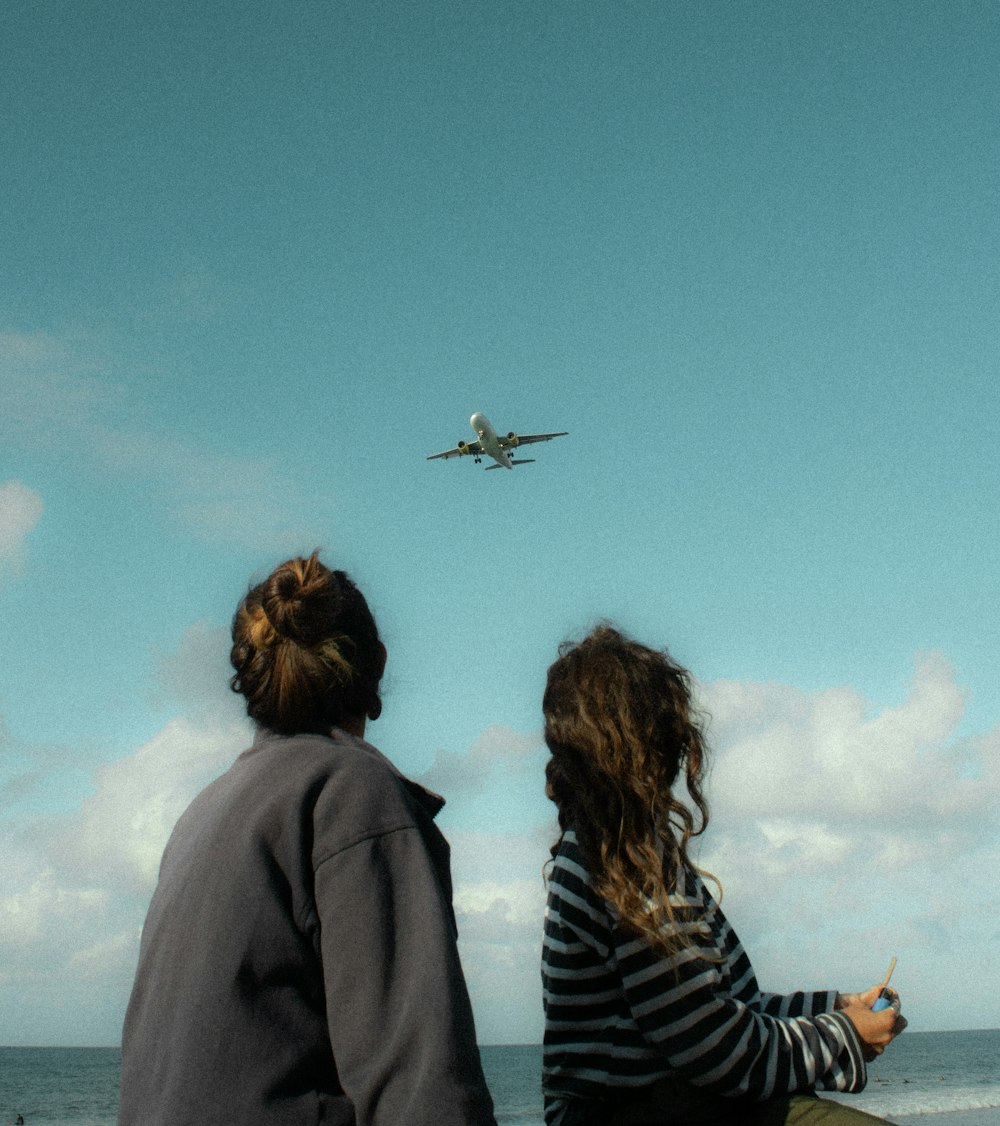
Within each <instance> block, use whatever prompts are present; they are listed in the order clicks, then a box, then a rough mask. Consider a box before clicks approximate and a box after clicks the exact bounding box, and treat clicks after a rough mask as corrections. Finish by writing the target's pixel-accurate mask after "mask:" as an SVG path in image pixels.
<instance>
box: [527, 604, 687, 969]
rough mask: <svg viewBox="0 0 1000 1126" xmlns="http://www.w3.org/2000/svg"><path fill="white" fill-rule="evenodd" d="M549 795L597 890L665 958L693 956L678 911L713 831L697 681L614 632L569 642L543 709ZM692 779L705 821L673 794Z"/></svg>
mask: <svg viewBox="0 0 1000 1126" xmlns="http://www.w3.org/2000/svg"><path fill="white" fill-rule="evenodd" d="M542 708H543V711H544V713H545V742H546V744H547V745H548V748H549V751H550V752H551V755H552V757H551V758H550V759H549V762H548V764H547V766H546V770H545V775H546V788H545V789H546V793H547V794H548V796H549V797H550V798H551V799H552V801H554V802H555V804H556V806H557V807H558V810H559V827H560V829H561V830H562V831H563V832H565V831H566V830H567V829H574V830H575V831H576V834H577V838H578V840H579V842H580V847H581V848H582V850H583V853H584V857H585V858H586V861H587V866H588V869H589V872H590V876H591V879H592V880H593V884H594V889H595V891H596V892H597V893H598V894H599V895H600V896H602V897H603V898H604V899H605V900H606V901H607V902H608V903H609V904H611V906H612V907H613V908H614V909H615V911H616V912H617V914H618V916H619V918H620V919H621V921H622V923H623V924H624V925H625V926H626V927H627V928H629V929H631V930H633V931H636V932H638V933H639V934H640V935H642V936H643V937H644V938H646V939H647V940H648V941H649V942H650V943H651V944H652V945H653V946H654V947H656V948H658V949H660V950H661V951H663V952H664V953H667V954H669V953H672V952H674V951H676V950H677V949H678V948H679V947H681V946H684V945H687V944H688V940H687V939H686V938H685V937H684V931H683V930H678V927H677V924H678V923H680V922H681V921H682V916H681V915H680V914H679V913H678V911H677V909H676V908H675V907H674V906H673V905H672V904H671V902H670V894H671V892H672V891H674V889H675V888H676V885H677V876H678V873H679V871H680V866H681V865H684V866H686V867H690V868H693V867H694V866H693V865H692V864H691V861H690V859H689V857H688V853H687V845H688V842H689V841H690V840H691V838H692V837H695V836H697V835H698V834H700V833H702V832H703V831H704V829H705V827H706V826H707V824H708V805H707V803H706V801H705V798H704V796H703V794H702V791H701V782H702V778H703V774H704V769H705V765H706V763H705V745H704V742H703V737H702V733H701V729H700V727H699V724H698V722H697V719H696V715H695V710H694V707H693V704H692V701H691V685H690V676H689V674H688V672H687V671H686V670H685V669H683V668H682V667H681V666H680V665H678V664H676V663H675V662H674V661H673V660H672V659H671V657H670V655H669V654H668V653H666V652H665V651H658V650H655V649H648V648H647V647H646V646H644V645H640V644H639V643H638V642H635V641H632V640H630V639H629V638H628V637H626V636H625V635H624V634H622V633H621V632H619V631H618V630H617V629H614V628H612V627H611V626H608V625H601V626H598V628H597V629H595V630H594V631H593V632H592V633H591V634H590V635H589V636H588V637H586V638H585V639H584V640H583V641H581V642H579V643H577V642H565V643H564V644H563V645H561V646H560V648H559V658H558V660H556V661H555V662H554V663H553V664H552V666H551V667H550V668H549V672H548V679H547V681H546V685H545V696H544V698H543V702H542ZM682 768H683V771H684V779H685V782H686V784H687V792H688V794H689V795H690V799H691V801H692V802H693V804H694V806H695V807H696V808H697V811H698V818H697V820H696V818H695V815H694V814H693V813H692V811H691V809H689V808H688V806H687V805H685V804H684V803H683V802H681V801H679V800H678V799H677V798H676V797H675V795H674V793H673V787H674V783H675V782H676V780H677V777H678V775H679V774H680V772H681V769H682Z"/></svg>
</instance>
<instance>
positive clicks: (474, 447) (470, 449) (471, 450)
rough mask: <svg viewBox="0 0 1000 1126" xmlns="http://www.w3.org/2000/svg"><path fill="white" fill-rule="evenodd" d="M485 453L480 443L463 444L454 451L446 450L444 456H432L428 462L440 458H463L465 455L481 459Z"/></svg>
mask: <svg viewBox="0 0 1000 1126" xmlns="http://www.w3.org/2000/svg"><path fill="white" fill-rule="evenodd" d="M482 452H483V447H482V444H481V443H479V442H462V443H461V445H458V446H456V447H455V448H454V449H453V450H445V451H444V453H442V454H431V455H430V456H429V457H428V458H427V460H428V461H433V460H434V459H435V458H438V457H444V458H449V457H462V455H463V454H474V455H475V456H476V457H479V456H480V455H481V454H482Z"/></svg>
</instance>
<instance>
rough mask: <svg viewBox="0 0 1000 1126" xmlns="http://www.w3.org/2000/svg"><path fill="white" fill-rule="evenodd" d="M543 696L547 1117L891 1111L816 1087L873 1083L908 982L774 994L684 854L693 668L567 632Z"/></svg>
mask: <svg viewBox="0 0 1000 1126" xmlns="http://www.w3.org/2000/svg"><path fill="white" fill-rule="evenodd" d="M543 711H544V713H545V741H546V743H547V745H548V748H549V751H550V753H551V757H550V759H549V762H548V765H547V768H546V779H547V785H546V793H547V794H548V796H549V797H550V798H551V799H552V801H554V802H555V804H556V806H557V808H558V811H559V826H560V830H561V833H560V837H559V839H558V841H557V842H556V844H555V846H554V847H553V861H552V865H551V867H550V869H549V871H548V906H547V909H546V921H545V936H544V943H543V949H542V978H543V985H544V1004H545V1049H544V1077H543V1087H544V1093H545V1121H546V1123H547V1126H640V1124H641V1126H668V1124H669V1126H689V1124H694V1123H705V1124H711V1126H724V1124H732V1126H779V1124H784V1123H800V1124H802V1126H812V1124H816V1126H819V1124H821V1123H822V1124H823V1126H849V1124H851V1123H855V1124H857V1126H861V1124H862V1123H865V1122H879V1121H882V1120H881V1119H877V1118H874V1117H873V1116H872V1115H869V1114H865V1113H862V1112H861V1111H857V1110H854V1109H853V1108H850V1107H846V1106H843V1105H841V1104H839V1103H837V1102H834V1101H832V1100H829V1099H821V1098H819V1097H817V1096H816V1095H815V1093H814V1092H815V1090H816V1089H821V1090H833V1091H860V1090H861V1089H862V1088H863V1087H864V1086H865V1083H866V1081H867V1072H866V1066H865V1065H866V1061H867V1060H871V1059H873V1058H874V1057H875V1056H877V1055H879V1054H880V1053H881V1052H882V1051H884V1049H885V1048H886V1046H887V1045H888V1044H889V1042H890V1041H891V1040H892V1039H893V1037H894V1036H895V1035H896V1034H897V1033H898V1032H899V1031H901V1030H902V1027H903V1026H904V1025H905V1021H904V1020H903V1018H902V1017H900V1016H899V1003H898V997H897V996H896V994H895V993H894V992H893V993H892V1000H893V1007H892V1008H890V1009H887V1010H885V1011H883V1012H878V1013H875V1012H872V1011H871V1010H872V1005H873V1004H874V1003H875V1001H876V999H877V997H878V994H879V991H880V989H881V987H880V986H876V987H874V988H873V989H870V990H868V991H867V992H866V993H861V994H840V993H837V992H834V991H831V992H819V993H792V994H788V995H786V996H777V995H774V994H767V993H761V992H760V990H759V988H758V985H757V980H756V978H755V976H754V972H753V968H752V967H751V965H750V961H749V959H748V957H747V955H746V953H745V952H744V950H743V947H742V946H741V945H740V942H739V939H738V938H737V937H736V934H735V932H734V931H733V929H732V928H731V927H730V925H729V923H728V922H727V921H726V918H725V916H724V915H723V914H722V911H721V909H720V908H719V906H718V904H717V903H716V902H715V900H714V899H713V898H712V896H711V895H710V894H709V892H708V890H707V888H706V886H705V884H704V883H703V881H702V878H701V874H700V873H699V871H698V869H697V868H696V867H695V866H694V865H693V864H692V862H691V860H690V858H689V856H688V851H687V846H688V842H689V841H690V839H691V838H692V837H693V836H695V835H697V834H698V833H700V832H701V831H702V830H703V829H704V827H705V825H706V824H707V821H708V809H707V805H706V803H705V800H704V797H703V795H702V789H701V783H702V776H703V771H704V768H705V747H704V743H703V739H702V733H701V730H700V728H699V725H698V722H697V719H696V717H695V715H694V710H693V707H692V701H691V693H690V683H689V677H688V674H687V672H686V671H685V670H684V669H683V668H681V667H680V666H679V665H677V664H675V663H674V661H673V660H672V659H671V658H670V657H669V655H668V654H666V653H664V652H658V651H656V650H653V649H648V648H646V647H645V646H643V645H639V644H638V643H636V642H634V641H632V640H630V639H628V638H627V637H625V636H624V635H623V634H621V633H620V632H618V631H617V630H615V629H613V628H611V627H609V626H600V627H598V628H597V629H596V630H594V631H593V632H592V633H591V634H590V635H589V636H588V637H587V638H586V639H585V640H584V641H582V642H580V643H579V644H577V643H567V644H565V645H563V646H562V647H561V649H560V656H559V658H558V660H556V661H555V662H554V663H553V665H552V666H551V667H550V669H549V672H548V680H547V683H546V688H545V696H544V701H543ZM685 792H686V795H687V799H688V801H687V804H686V802H685V797H684V795H685ZM689 806H693V807H694V809H695V810H697V814H695V813H694V812H693V811H692V809H691V808H690V807H689Z"/></svg>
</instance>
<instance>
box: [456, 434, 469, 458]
mask: <svg viewBox="0 0 1000 1126" xmlns="http://www.w3.org/2000/svg"><path fill="white" fill-rule="evenodd" d="M467 445H468V443H467V442H463V441H462V439H461V438H459V440H458V448H459V449H460V450H461V451H462V453H463V454H464V453H465V447H466V446H467Z"/></svg>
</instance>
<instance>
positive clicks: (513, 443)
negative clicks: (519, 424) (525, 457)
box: [507, 430, 519, 449]
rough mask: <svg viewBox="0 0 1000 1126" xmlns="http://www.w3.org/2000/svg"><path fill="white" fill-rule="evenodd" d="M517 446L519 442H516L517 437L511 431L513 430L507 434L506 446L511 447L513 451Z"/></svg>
mask: <svg viewBox="0 0 1000 1126" xmlns="http://www.w3.org/2000/svg"><path fill="white" fill-rule="evenodd" d="M518 444H519V440H518V437H517V435H516V434H515V433H514V431H513V430H511V431H510V433H509V434H508V435H507V445H508V446H510V447H511V449H513V448H514V447H515V446H517V445H518Z"/></svg>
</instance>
